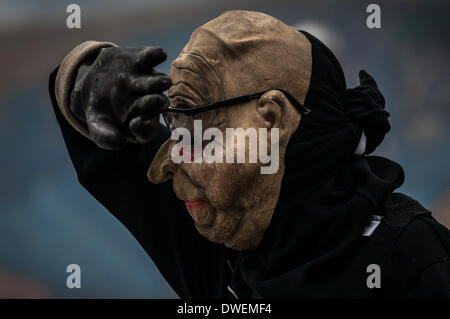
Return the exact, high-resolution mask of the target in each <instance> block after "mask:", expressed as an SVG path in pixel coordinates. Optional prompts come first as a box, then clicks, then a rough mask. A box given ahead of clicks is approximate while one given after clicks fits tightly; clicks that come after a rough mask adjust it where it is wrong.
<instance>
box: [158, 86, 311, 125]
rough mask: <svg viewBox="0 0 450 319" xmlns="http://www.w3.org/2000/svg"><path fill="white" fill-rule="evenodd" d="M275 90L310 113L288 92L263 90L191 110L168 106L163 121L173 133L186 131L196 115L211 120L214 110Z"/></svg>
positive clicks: (303, 111) (297, 106)
mask: <svg viewBox="0 0 450 319" xmlns="http://www.w3.org/2000/svg"><path fill="white" fill-rule="evenodd" d="M272 90H277V91H281V92H283V93H284V95H285V96H286V97H287V98H288V100H289V101H290V102H291V103H292V104H293V105H294V106H295V107H296V108H297V110H298V111H299V112H300V113H301V114H303V115H307V114H309V113H311V110H310V109H308V108H307V107H306V106H304V105H303V104H301V103H300V102H298V101H297V100H296V99H295V98H294V97H293V96H292V95H291V94H289V92H287V91H285V90H281V89H270V90H265V91H262V92H259V93H254V94H249V95H242V96H238V97H234V98H231V99H227V100H223V101H220V102H214V103H210V104H206V105H201V106H195V107H192V108H180V107H172V106H169V108H168V109H167V110H166V111H165V112H164V113H163V114H162V115H163V118H164V121H165V122H166V125H167V127H168V128H169V129H170V130H171V131H173V130H175V129H176V128H181V127H184V128H187V129H188V130H191V128H192V127H193V122H194V120H195V119H200V117H199V116H196V115H198V114H201V113H202V116H201V119H209V120H213V119H214V118H215V117H216V115H217V113H215V112H211V111H214V110H217V109H218V108H222V107H228V106H233V105H236V104H240V103H244V102H249V101H251V100H254V99H257V98H259V97H261V96H262V95H263V94H264V93H266V92H269V91H272Z"/></svg>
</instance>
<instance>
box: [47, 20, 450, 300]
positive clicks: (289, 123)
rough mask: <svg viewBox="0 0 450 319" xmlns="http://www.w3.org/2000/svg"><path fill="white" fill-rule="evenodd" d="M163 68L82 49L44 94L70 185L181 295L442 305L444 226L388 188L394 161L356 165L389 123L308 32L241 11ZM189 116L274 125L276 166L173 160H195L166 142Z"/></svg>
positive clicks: (157, 59) (149, 54)
mask: <svg viewBox="0 0 450 319" xmlns="http://www.w3.org/2000/svg"><path fill="white" fill-rule="evenodd" d="M164 59H165V53H164V51H163V50H162V49H160V48H155V47H143V48H119V47H117V46H116V45H114V44H112V43H106V42H95V41H88V42H85V43H82V44H81V45H79V46H78V47H76V48H75V49H74V50H73V51H72V52H71V53H70V54H69V55H68V56H67V57H66V58H65V59H64V60H63V62H62V63H61V65H60V66H59V67H58V68H57V69H56V70H55V71H54V72H53V73H52V75H51V77H50V95H51V99H52V103H53V106H54V109H55V113H56V117H57V120H58V123H59V125H60V127H61V131H62V134H63V136H64V140H65V143H66V145H67V148H68V151H69V154H70V157H71V160H72V162H73V164H74V167H75V170H76V172H77V175H78V179H79V181H80V183H81V184H82V185H83V186H84V187H85V188H86V189H87V190H88V191H89V192H90V193H91V194H92V195H93V196H94V197H95V198H96V199H97V200H98V201H99V202H101V203H102V204H103V205H104V206H105V207H106V208H107V209H108V210H109V211H110V212H111V213H112V214H113V215H114V216H115V217H116V218H118V219H119V220H120V221H121V222H122V223H123V224H124V225H125V226H126V227H127V228H128V229H129V231H130V232H131V233H132V234H133V235H134V236H135V238H136V239H137V240H138V241H139V243H140V244H141V245H142V246H143V248H144V249H145V251H146V252H147V253H148V254H149V256H150V257H151V258H152V259H153V261H154V262H155V264H156V266H157V267H158V269H159V270H160V271H161V273H162V275H163V276H164V278H165V279H166V280H167V281H168V282H169V284H170V285H171V286H172V288H173V289H174V290H175V292H176V293H177V294H178V295H179V296H180V297H183V298H189V297H206V298H224V297H234V298H449V297H450V260H449V253H450V233H449V231H448V229H447V228H445V227H444V226H442V225H440V224H439V223H438V222H437V221H436V220H434V219H433V217H431V214H430V212H429V211H427V210H426V209H425V208H423V207H422V206H421V205H420V204H419V203H418V202H417V201H415V200H414V199H412V198H410V197H408V196H406V195H403V194H400V193H395V192H394V190H395V189H396V188H398V187H399V186H401V185H402V183H403V181H404V172H403V169H402V168H401V166H400V165H399V164H397V163H395V162H393V161H391V160H388V159H386V158H383V157H378V156H368V155H369V154H370V153H372V152H373V151H374V150H375V148H376V147H377V146H378V145H379V144H380V143H381V142H382V140H383V138H384V136H385V134H386V133H387V132H388V131H389V130H390V125H389V121H388V116H389V113H388V112H387V111H385V109H384V106H385V100H384V98H383V96H382V94H381V93H380V91H379V89H378V87H377V85H376V82H375V80H374V79H373V78H372V77H371V76H370V75H369V74H368V73H367V72H365V71H361V72H360V82H361V84H360V85H359V86H358V87H356V88H354V89H347V88H346V84H345V78H344V75H343V72H342V69H341V67H340V65H339V62H338V61H337V59H336V58H335V56H334V55H333V54H332V52H331V51H330V50H329V49H328V48H327V47H326V46H325V45H324V44H323V43H321V42H320V41H319V40H318V39H317V38H315V37H314V36H312V35H311V34H309V33H307V32H304V31H298V30H296V29H294V28H291V27H288V26H286V25H285V24H283V23H282V22H280V21H278V20H277V19H275V18H273V17H270V16H268V15H265V14H262V13H257V12H249V11H229V12H226V13H224V14H222V15H221V16H219V17H218V18H216V19H213V20H211V21H210V22H208V23H206V24H205V25H203V26H201V27H199V28H198V29H197V30H196V31H194V33H193V34H192V36H191V39H190V41H189V43H188V44H187V45H186V47H185V48H184V49H183V51H182V52H181V53H180V55H179V57H178V58H177V59H176V60H175V61H174V62H173V63H172V68H171V74H170V78H169V77H168V76H167V75H164V74H162V73H159V72H156V71H155V70H154V67H155V66H156V65H157V64H159V63H161V62H162V61H163V60H164ZM167 89H169V98H170V103H171V104H172V106H170V107H168V105H169V99H168V98H167V97H166V96H165V95H164V94H163V93H162V92H163V91H165V90H167ZM161 113H162V114H163V115H164V119H165V120H166V123H167V126H166V125H162V124H160V122H159V115H160V114H161ZM195 119H201V120H202V123H203V125H204V127H203V129H206V128H211V127H218V128H219V129H220V130H223V131H224V132H225V128H227V127H228V128H229V127H233V128H237V127H240V128H244V129H247V128H259V129H261V128H264V129H268V130H269V131H270V132H275V131H276V132H278V134H279V135H278V140H277V141H274V140H275V139H276V138H274V137H276V136H275V135H271V136H270V138H269V137H267V140H268V141H270V143H269V144H270V145H271V152H272V153H274V152H275V151H276V150H277V149H279V164H278V165H279V167H277V168H278V169H277V170H276V172H274V173H269V174H261V168H262V167H263V166H264V164H263V163H262V162H258V163H248V162H247V163H206V162H198V163H195V162H194V163H186V162H181V163H179V162H176V161H174V160H173V159H174V154H175V155H177V154H178V155H180V156H182V155H185V156H187V157H188V158H192V159H195V158H197V156H198V154H197V150H195V146H194V147H193V148H191V147H190V142H189V143H187V144H186V143H185V144H179V143H178V141H177V140H174V139H173V138H171V133H170V130H172V131H173V132H176V129H178V128H187V129H188V130H189V129H191V128H192V127H191V126H192V124H193V123H194V120H195ZM258 136H259V137H261V133H260V132H259V134H258ZM172 137H173V135H172ZM216 138H217V136H216ZM185 142H186V141H185ZM214 142H215V140H214ZM211 143H212V142H211ZM237 144H239V143H237ZM180 145H181V147H180ZM207 145H208V144H207V143H206V145H205V144H203V147H204V148H203V149H201V151H203V152H204V151H205V149H206V148H207V147H208V146H207ZM175 147H178V148H175ZM227 147H228V144H227ZM246 147H247V148H248V147H249V146H248V145H247V146H246ZM174 149H175V152H173V150H174ZM217 149H218V148H216V149H215V150H216V151H217ZM203 154H205V153H203ZM273 159H274V158H272V160H273ZM171 179H172V180H173V188H172V185H171V184H172V183H171V181H170V180H171ZM149 181H151V183H150V182H149Z"/></svg>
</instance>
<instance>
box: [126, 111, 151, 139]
mask: <svg viewBox="0 0 450 319" xmlns="http://www.w3.org/2000/svg"><path fill="white" fill-rule="evenodd" d="M129 128H130V132H131V133H132V134H133V135H134V136H135V137H136V140H137V141H138V142H139V143H146V142H149V141H151V140H152V139H154V138H155V137H156V134H157V128H158V118H157V117H155V118H148V117H146V116H138V117H135V118H133V119H132V120H131V121H130V124H129Z"/></svg>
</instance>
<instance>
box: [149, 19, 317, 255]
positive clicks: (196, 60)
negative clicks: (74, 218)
mask: <svg viewBox="0 0 450 319" xmlns="http://www.w3.org/2000/svg"><path fill="white" fill-rule="evenodd" d="M311 64H312V63H311V45H310V43H309V41H308V40H307V38H306V37H305V36H304V35H303V34H302V33H300V32H299V31H297V30H296V29H294V28H292V27H289V26H287V25H285V24H283V23H282V22H280V21H278V20H277V19H275V18H273V17H270V16H268V15H265V14H262V13H256V12H248V11H230V12H226V13H224V14H222V15H221V16H219V17H218V18H216V19H214V20H211V21H209V22H208V23H206V24H205V25H203V26H201V27H199V28H198V29H196V30H195V31H194V32H193V33H192V36H191V39H190V41H189V43H188V44H187V45H186V47H185V48H184V49H183V51H182V52H181V53H180V55H179V56H178V58H177V59H176V60H175V61H174V62H173V63H172V67H171V72H170V77H171V79H172V82H173V86H172V87H171V88H170V89H169V99H170V102H171V107H176V108H194V107H197V106H203V105H207V104H210V103H215V102H220V101H224V100H228V99H231V98H235V97H240V96H246V95H251V94H254V93H258V92H264V91H267V92H265V93H264V94H262V95H260V96H259V97H257V98H254V99H252V100H247V101H245V102H241V103H235V104H233V105H230V106H227V107H221V108H217V109H214V110H210V111H207V112H203V113H198V114H195V115H191V117H187V116H184V115H180V117H182V116H184V117H186V118H187V119H192V121H189V120H187V121H184V122H183V121H179V122H178V124H177V128H178V126H180V123H187V124H186V125H187V126H192V123H193V122H194V120H197V121H196V123H197V124H199V123H201V133H200V135H203V139H202V141H201V145H200V147H201V148H200V152H198V148H195V147H194V145H193V146H192V147H188V146H187V145H186V144H183V145H185V146H184V147H180V145H181V143H179V140H177V139H176V138H174V135H173V134H172V138H171V139H169V140H167V141H166V142H165V143H164V144H163V145H162V146H161V147H160V149H159V151H158V152H157V154H156V156H155V158H154V159H153V162H152V164H151V166H150V169H149V171H148V179H149V180H150V181H151V182H153V183H162V182H164V181H167V180H168V179H170V178H172V179H173V189H174V191H175V194H176V195H177V197H178V198H180V199H181V200H183V201H185V203H186V208H187V210H188V212H189V214H190V215H191V217H192V219H193V220H194V223H195V226H196V228H197V230H198V231H199V232H200V234H202V235H203V236H204V237H206V238H208V239H209V240H211V241H213V242H215V243H223V244H224V245H225V246H227V247H229V248H233V249H236V250H248V249H253V248H256V247H257V246H258V245H259V243H260V242H261V240H262V238H263V235H264V232H265V230H266V229H267V227H268V226H269V223H270V221H271V218H272V215H273V212H274V209H275V206H276V204H277V201H278V198H279V194H280V188H281V181H282V179H283V173H284V155H285V151H286V146H287V143H288V141H289V138H290V137H291V135H292V134H293V133H294V132H295V131H296V130H297V128H298V127H299V125H301V124H300V122H301V116H302V115H301V112H300V111H299V110H298V109H297V107H296V106H294V103H292V102H291V101H292V100H294V102H295V101H296V102H298V103H299V104H303V103H304V100H305V97H306V93H307V91H308V87H309V81H310V76H311ZM283 92H286V94H285V93H283ZM289 94H290V95H291V97H289V98H288V96H289ZM292 98H293V99H292ZM198 120H201V122H200V121H198ZM181 126H182V125H181ZM197 128H198V126H197ZM208 128H217V129H219V130H220V132H221V133H222V134H221V135H222V136H219V138H218V137H217V136H215V135H214V136H210V140H205V138H204V137H205V136H204V135H205V133H206V131H207V129H208ZM230 128H232V129H235V132H237V131H238V130H239V129H242V131H244V132H249V131H248V130H247V129H249V128H251V129H252V130H254V132H256V138H255V136H251V134H248V135H244V139H243V140H242V139H239V138H238V134H236V136H235V137H233V138H230V136H229V134H227V129H230ZM186 129H187V130H189V131H190V132H193V129H192V127H186ZM228 131H229V130H228ZM242 131H241V132H242ZM198 132H199V131H198V130H197V134H198ZM275 132H276V133H277V134H273V133H275ZM228 133H229V132H228ZM193 134H195V133H193ZM206 135H208V134H206ZM216 135H217V134H216ZM200 138H202V137H200ZM261 138H263V140H262V141H264V143H262V142H261V140H260V139H261ZM227 139H228V141H232V142H231V143H227V142H226V141H227ZM211 140H212V141H211ZM256 142H257V143H258V146H259V145H262V146H264V148H263V150H261V149H259V148H257V147H255V146H256V145H252V143H256ZM211 143H214V145H215V147H216V148H215V150H214V152H212V153H213V154H214V155H217V154H220V152H219V147H221V148H222V150H223V151H222V153H223V162H222V163H221V162H220V161H213V162H211V161H209V163H208V162H207V161H206V160H205V158H203V159H200V160H198V157H199V156H200V157H202V155H203V154H202V150H205V148H206V147H207V145H209V144H211ZM211 145H212V144H211ZM266 146H267V149H265V147H266ZM174 147H178V148H177V149H176V150H175V152H173V148H174ZM252 147H254V148H253V151H254V150H255V149H257V154H251V153H252V152H251V151H252ZM229 148H232V154H233V156H232V157H233V160H232V161H230V159H231V158H226V156H225V154H226V153H227V151H230V149H229ZM242 149H245V160H244V161H243V160H242V157H241V161H239V160H238V152H239V151H242ZM186 152H188V153H190V154H188V158H189V157H190V158H191V159H192V161H190V162H189V161H181V162H179V163H177V161H174V159H173V155H174V154H178V153H179V155H183V156H184V157H183V158H186ZM263 153H264V154H265V155H267V154H268V155H270V162H267V158H266V160H262V159H263V158H264V157H262V155H263ZM266 153H267V154H266ZM255 157H256V158H257V160H256V161H255V160H254V159H255ZM195 159H197V160H195ZM252 159H253V161H252ZM264 167H265V172H264V169H263V168H264Z"/></svg>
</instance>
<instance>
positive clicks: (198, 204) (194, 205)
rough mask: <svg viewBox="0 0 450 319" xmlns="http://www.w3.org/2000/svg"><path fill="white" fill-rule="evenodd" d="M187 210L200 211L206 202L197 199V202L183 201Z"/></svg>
mask: <svg viewBox="0 0 450 319" xmlns="http://www.w3.org/2000/svg"><path fill="white" fill-rule="evenodd" d="M184 203H185V204H186V208H187V209H191V210H196V209H201V208H203V207H204V206H205V204H206V201H204V200H201V199H198V200H192V201H185V202H184Z"/></svg>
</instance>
